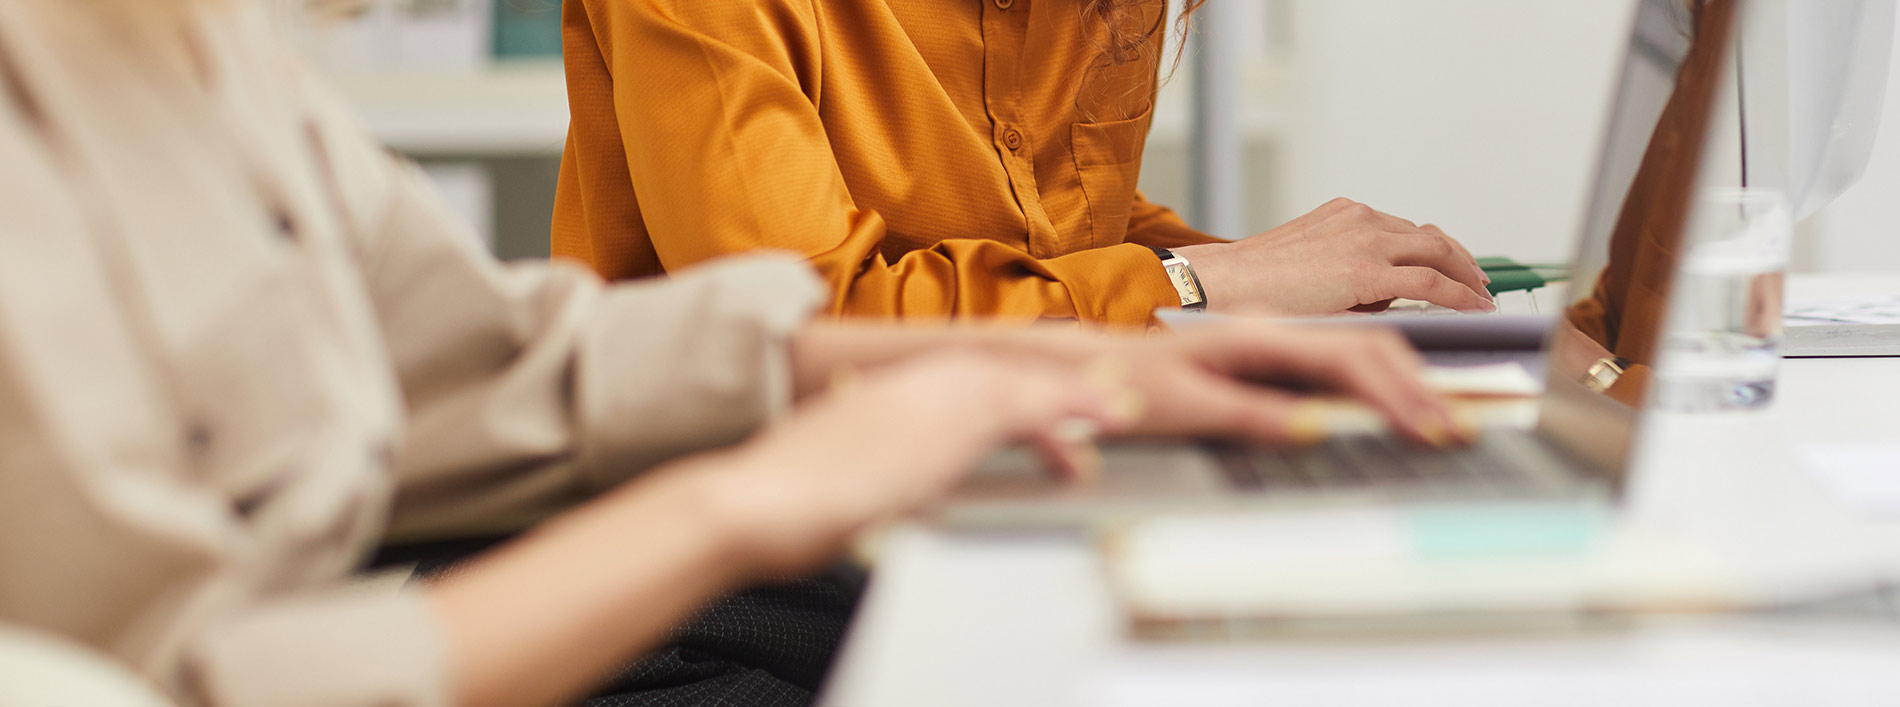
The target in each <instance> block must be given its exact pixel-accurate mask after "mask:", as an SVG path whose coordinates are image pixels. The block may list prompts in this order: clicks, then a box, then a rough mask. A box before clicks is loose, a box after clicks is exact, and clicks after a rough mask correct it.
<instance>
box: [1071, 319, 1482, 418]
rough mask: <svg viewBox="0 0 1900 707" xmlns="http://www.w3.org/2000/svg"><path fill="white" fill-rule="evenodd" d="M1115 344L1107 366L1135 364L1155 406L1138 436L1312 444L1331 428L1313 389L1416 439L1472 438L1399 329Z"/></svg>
mask: <svg viewBox="0 0 1900 707" xmlns="http://www.w3.org/2000/svg"><path fill="white" fill-rule="evenodd" d="M1106 344H1107V345H1106V346H1105V347H1104V350H1103V356H1105V357H1107V358H1106V359H1105V360H1122V361H1125V362H1126V364H1125V365H1126V368H1127V375H1128V376H1129V382H1130V384H1131V385H1132V387H1134V388H1135V390H1137V391H1139V392H1140V393H1142V394H1143V395H1144V396H1145V398H1146V400H1147V401H1148V409H1147V410H1146V414H1145V415H1144V416H1143V418H1142V419H1141V420H1140V421H1139V422H1138V423H1136V425H1135V426H1134V427H1133V429H1132V430H1131V431H1132V433H1134V434H1140V435H1156V436H1194V437H1229V438H1236V439H1244V440H1248V441H1252V442H1256V443H1261V444H1267V445H1274V446H1301V445H1307V444H1312V443H1315V442H1318V441H1319V440H1320V439H1321V438H1323V437H1324V436H1325V434H1326V432H1327V431H1326V430H1325V429H1324V428H1323V424H1324V420H1323V419H1321V415H1320V412H1319V411H1318V410H1317V409H1316V408H1315V407H1314V406H1313V401H1312V396H1311V393H1313V392H1315V391H1326V392H1334V393H1340V394H1344V395H1346V396H1348V397H1351V398H1353V399H1356V400H1358V401H1359V402H1362V403H1365V404H1367V405H1369V406H1371V407H1372V408H1373V409H1375V410H1377V411H1378V412H1379V413H1381V414H1382V415H1384V416H1385V417H1386V418H1387V419H1388V420H1389V421H1390V422H1391V424H1392V426H1393V427H1394V428H1395V429H1396V430H1399V431H1400V432H1401V433H1403V434H1404V435H1405V436H1406V437H1408V438H1410V439H1412V440H1413V441H1415V442H1419V443H1423V444H1428V445H1433V446H1445V445H1448V444H1452V443H1454V442H1457V441H1461V440H1468V439H1469V437H1470V435H1471V431H1470V430H1468V429H1466V426H1465V425H1463V424H1461V422H1460V421H1459V420H1458V419H1457V418H1456V417H1454V416H1453V415H1452V414H1451V411H1450V409H1449V408H1448V407H1447V406H1446V404H1445V402H1444V400H1443V399H1442V398H1441V397H1440V396H1439V395H1438V394H1437V393H1435V392H1433V391H1432V390H1431V389H1430V388H1428V387H1427V386H1426V385H1425V383H1424V381H1423V379H1422V378H1421V376H1420V374H1421V372H1422V370H1423V368H1424V361H1423V359H1421V358H1420V357H1419V355H1418V354H1417V352H1415V351H1414V350H1413V349H1412V347H1411V346H1410V345H1409V344H1407V343H1406V342H1405V340H1404V339H1403V338H1402V337H1400V336H1399V335H1397V334H1395V333H1393V332H1390V331H1385V330H1375V329H1358V328H1353V329H1344V328H1335V329H1328V328H1323V327H1317V326H1301V327H1288V326H1283V325H1274V324H1268V323H1264V322H1232V323H1222V324H1210V325H1206V326H1202V327H1197V328H1194V329H1189V330H1186V331H1181V332H1176V333H1171V334H1167V335H1161V336H1151V337H1141V338H1133V337H1130V338H1120V337H1116V338H1109V339H1108V340H1107V342H1106ZM1096 365H1098V366H1099V365H1102V364H1096Z"/></svg>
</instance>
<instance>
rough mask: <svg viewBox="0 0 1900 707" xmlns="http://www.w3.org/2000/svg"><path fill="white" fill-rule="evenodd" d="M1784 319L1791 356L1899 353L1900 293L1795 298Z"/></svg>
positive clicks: (1785, 349) (1784, 340) (1785, 347)
mask: <svg viewBox="0 0 1900 707" xmlns="http://www.w3.org/2000/svg"><path fill="white" fill-rule="evenodd" d="M1783 322H1784V323H1785V325H1786V330H1785V332H1784V334H1783V335H1782V344H1781V345H1782V353H1783V354H1785V355H1787V356H1790V357H1796V358H1800V357H1823V356H1900V294H1888V295H1876V296H1871V297H1858V298H1852V299H1832V300H1796V301H1794V302H1790V303H1789V306H1788V311H1787V316H1786V318H1784V319H1783Z"/></svg>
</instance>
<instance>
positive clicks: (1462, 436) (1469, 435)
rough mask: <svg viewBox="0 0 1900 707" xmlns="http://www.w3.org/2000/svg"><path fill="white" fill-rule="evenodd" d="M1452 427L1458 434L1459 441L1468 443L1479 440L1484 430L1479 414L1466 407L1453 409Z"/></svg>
mask: <svg viewBox="0 0 1900 707" xmlns="http://www.w3.org/2000/svg"><path fill="white" fill-rule="evenodd" d="M1451 428H1452V430H1453V431H1455V432H1456V433H1457V434H1458V439H1459V441H1461V442H1464V443H1466V444H1470V443H1472V442H1476V441H1478V435H1479V434H1482V432H1483V430H1484V428H1483V426H1482V425H1480V424H1479V423H1478V416H1477V415H1476V414H1475V413H1473V412H1471V411H1470V410H1467V409H1464V408H1454V409H1452V411H1451Z"/></svg>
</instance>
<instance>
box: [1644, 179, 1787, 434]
mask: <svg viewBox="0 0 1900 707" xmlns="http://www.w3.org/2000/svg"><path fill="white" fill-rule="evenodd" d="M1793 232H1794V221H1793V219H1792V218H1791V217H1790V214H1789V210H1788V204H1787V199H1786V198H1785V197H1784V196H1783V195H1782V193H1781V192H1780V191H1779V190H1776V189H1766V188H1759V187H1755V188H1748V187H1744V188H1734V187H1724V188H1715V189H1705V190H1703V191H1702V192H1700V193H1699V194H1698V195H1697V198H1696V200H1695V204H1694V208H1693V209H1692V210H1691V211H1690V214H1689V223H1688V225H1687V232H1686V243H1685V245H1686V249H1685V252H1684V253H1683V259H1684V262H1683V267H1682V269H1681V270H1680V272H1679V274H1678V276H1677V277H1678V278H1679V279H1678V281H1677V282H1676V283H1675V286H1674V287H1675V289H1674V291H1675V296H1674V297H1673V298H1672V300H1673V301H1672V304H1671V311H1670V313H1669V318H1668V324H1667V325H1666V328H1665V331H1664V336H1663V344H1662V350H1661V353H1660V356H1659V361H1658V366H1657V369H1656V371H1655V376H1656V377H1655V382H1656V384H1657V397H1656V403H1657V404H1658V405H1659V406H1661V407H1663V408H1665V409H1670V410H1676V411H1684V412H1702V411H1716V410H1748V409H1755V408H1762V407H1766V406H1767V405H1768V404H1770V403H1772V402H1773V401H1774V398H1775V376H1776V375H1777V374H1778V373H1779V372H1780V369H1781V308H1782V286H1783V281H1784V280H1785V279H1786V276H1787V271H1788V254H1789V241H1790V239H1791V238H1792V236H1793Z"/></svg>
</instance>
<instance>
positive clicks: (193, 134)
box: [0, 0, 1453, 706]
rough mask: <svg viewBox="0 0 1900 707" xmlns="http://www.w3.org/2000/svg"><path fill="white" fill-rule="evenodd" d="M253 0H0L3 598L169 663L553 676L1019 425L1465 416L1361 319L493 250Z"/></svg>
mask: <svg viewBox="0 0 1900 707" xmlns="http://www.w3.org/2000/svg"><path fill="white" fill-rule="evenodd" d="M271 29H272V28H271V20H270V18H269V16H268V13H267V12H265V11H264V10H262V9H260V8H259V7H258V6H256V5H254V4H252V3H250V2H247V1H245V0H8V1H7V2H0V625H3V627H6V628H11V629H28V630H32V631H36V632H39V633H43V634H51V635H55V636H60V637H63V638H64V639H67V640H70V641H72V642H75V643H78V644H82V645H85V646H88V647H90V648H92V649H94V650H96V651H98V652H100V653H103V654H105V655H108V656H111V657H112V658H113V659H115V660H117V661H119V662H121V663H122V664H124V665H126V666H127V667H128V668H130V669H131V670H132V671H134V672H136V673H137V674H140V675H142V676H144V677H146V678H148V679H150V680H151V681H153V683H154V684H156V685H157V686H159V687H160V688H161V689H162V690H163V691H165V692H166V693H167V694H168V695H170V696H171V697H172V698H173V699H176V700H178V701H180V702H183V703H190V704H225V705H280V706H281V705H298V704H310V705H351V704H378V705H409V704H441V703H447V702H466V703H486V704H522V703H530V702H544V701H551V700H556V699H560V698H562V697H568V696H572V695H575V694H578V693H579V692H581V691H582V690H584V689H586V687H587V686H588V685H589V684H590V683H591V681H593V680H596V679H598V678H599V677H600V676H601V675H603V674H604V673H606V672H607V671H608V670H609V669H610V668H611V667H613V666H614V665H616V664H618V663H621V662H623V661H625V660H627V659H629V658H630V657H632V656H635V655H636V654H638V653H639V652H640V651H642V650H643V649H646V648H649V647H651V646H653V645H655V644H656V642H658V641H660V640H662V639H663V637H664V636H665V634H666V631H667V629H668V627H669V625H670V624H672V623H673V622H675V621H677V620H679V619H680V618H682V617H683V616H684V615H686V614H687V612H689V611H690V610H691V609H692V608H693V607H694V606H695V605H696V604H698V603H700V602H702V601H704V600H705V599H707V598H708V597H710V596H712V595H714V594H715V593H717V592H720V591H724V590H728V589H731V588H733V587H735V586H737V585H740V584H742V583H744V582H746V581H748V580H749V579H753V578H756V577H759V576H761V575H765V574H778V573H788V572H796V571H799V570H801V569H805V568H810V567H813V566H814V565H815V564H816V563H819V562H821V561H822V560H823V559H824V558H826V557H828V556H830V555H831V554H832V553H833V552H835V551H836V550H837V548H838V546H839V544H840V543H841V542H842V541H843V540H844V539H845V538H846V537H848V536H849V535H850V534H851V533H852V532H853V531H855V530H857V529H859V528H862V527H865V526H866V525H868V524H872V523H876V522H878V521H880V520H882V519H885V518H888V517H890V516H892V515H894V514H898V513H902V512H904V511H905V510H907V509H910V508H912V507H914V506H915V505H917V504H918V503H920V502H923V501H925V500H927V499H929V498H930V497H932V496H933V495H934V494H936V493H938V492H939V491H941V490H942V489H944V488H945V487H946V486H947V485H949V484H950V483H952V482H953V480H954V479H955V478H956V477H957V475H958V473H959V472H961V471H962V470H963V469H965V468H966V467H967V466H969V465H970V463H971V462H972V460H974V459H976V458H977V457H978V456H979V455H981V454H983V453H985V452H986V451H987V450H988V449H990V448H992V447H993V446H995V445H997V444H999V443H1003V442H1008V441H1012V440H1029V441H1035V442H1039V443H1040V444H1041V446H1042V448H1044V449H1045V450H1048V451H1049V452H1050V455H1051V458H1052V459H1055V460H1057V461H1058V463H1057V467H1058V468H1064V469H1068V470H1071V471H1081V472H1086V471H1087V470H1088V469H1089V467H1090V464H1091V462H1090V457H1089V452H1088V447H1086V446H1085V445H1083V444H1080V443H1081V442H1085V440H1081V439H1077V438H1075V437H1074V436H1072V435H1066V436H1065V435H1061V434H1058V433H1057V432H1056V430H1073V429H1076V428H1077V427H1078V426H1077V425H1074V424H1066V423H1067V422H1069V421H1073V420H1076V419H1084V420H1090V421H1093V422H1094V423H1095V426H1097V427H1099V428H1101V429H1105V430H1108V431H1111V432H1126V433H1142V434H1183V433H1202V434H1231V435H1239V436H1247V437H1252V438H1256V439H1260V440H1264V441H1268V442H1290V441H1292V442H1297V441H1301V440H1303V439H1309V438H1310V437H1311V436H1312V435H1313V434H1315V431H1314V430H1313V429H1312V428H1311V426H1310V425H1309V424H1304V423H1303V422H1302V421H1303V420H1305V418H1303V417H1302V416H1301V415H1300V413H1299V411H1300V410H1301V409H1302V408H1300V407H1299V406H1298V400H1297V398H1296V397H1295V396H1294V395H1293V394H1291V393H1286V392H1279V391H1274V390H1269V389H1265V388H1255V387H1249V386H1246V385H1243V384H1241V383H1238V382H1237V380H1238V379H1240V378H1242V377H1246V376H1250V375H1262V376H1264V375H1268V374H1272V375H1273V376H1274V377H1276V378H1281V379H1294V380H1301V381H1303V382H1306V383H1315V384H1321V385H1330V386H1333V387H1338V388H1343V389H1345V390H1347V391H1349V392H1352V393H1355V394H1357V395H1359V396H1360V397H1363V398H1365V399H1366V400H1368V401H1370V402H1371V403H1372V404H1374V405H1375V406H1377V407H1378V408H1379V409H1381V410H1382V411H1384V412H1385V413H1386V414H1388V415H1389V416H1391V417H1392V418H1394V420H1395V421H1396V423H1397V424H1398V425H1399V426H1400V427H1401V428H1402V429H1404V430H1406V431H1407V432H1408V433H1409V434H1410V435H1412V436H1413V437H1416V438H1418V439H1419V440H1421V441H1439V442H1443V441H1445V440H1446V439H1447V438H1448V437H1449V436H1451V435H1452V434H1453V433H1451V432H1450V430H1451V429H1452V426H1451V424H1450V419H1449V417H1448V416H1447V415H1446V413H1445V410H1444V408H1443V407H1442V406H1441V405H1440V404H1439V402H1438V401H1437V400H1436V399H1435V398H1433V397H1432V396H1431V395H1430V394H1429V393H1428V392H1426V391H1425V390H1424V389H1423V388H1422V387H1421V386H1420V385H1419V384H1418V383H1417V382H1416V380H1415V378H1414V377H1413V376H1411V375H1409V373H1410V369H1413V368H1414V367H1416V366H1417V361H1416V359H1415V357H1414V356H1413V355H1412V354H1411V353H1410V352H1409V351H1407V350H1405V349H1404V348H1403V347H1402V346H1401V345H1399V344H1397V343H1395V342H1394V341H1393V340H1391V339H1389V338H1384V337H1379V336H1371V335H1364V334H1345V333H1339V334H1329V335H1324V336H1319V335H1305V334H1303V335H1302V336H1301V337H1299V338H1298V339H1297V340H1295V339H1292V338H1289V337H1281V336H1278V335H1276V333H1275V332H1274V331H1272V330H1268V329H1264V328H1258V327H1255V328H1227V329H1218V330H1210V331H1207V332H1204V333H1198V334H1195V335H1193V336H1178V337H1155V338H1147V339H1132V338H1108V337H1092V336H1086V335H1081V334H1074V333H1055V332H1044V331H1015V332H1010V331H1001V330H996V331H972V330H963V331H946V330H940V331H930V330H920V329H908V330H902V331H898V330H885V329H879V328H874V327H849V326H821V325H813V324H808V323H807V322H808V316H809V315H810V313H811V312H813V311H814V310H815V309H816V308H817V307H818V306H819V304H820V301H821V300H822V298H823V297H824V296H825V295H824V291H823V288H822V287H821V286H820V284H819V283H818V282H817V281H816V280H815V279H814V277H813V276H812V275H811V274H810V273H809V271H808V270H807V269H806V268H805V266H803V265H801V264H798V263H796V262H794V261H791V260H784V259H772V258H759V259H751V260H743V261H735V262H730V263H727V264H724V265H717V266H714V267H709V268H706V269H703V270H700V271H697V272H689V273H684V274H680V275H678V276H676V277H673V278H671V279H669V280H666V281H664V282H650V283H645V284H634V285H629V286H621V287H613V288H607V287H603V286H602V285H600V284H599V283H598V282H597V281H596V280H594V279H593V278H592V277H591V276H590V275H588V274H585V273H584V272H583V271H582V270H580V269H579V268H575V267H568V266H564V265H559V264H555V265H547V264H530V265H517V266H508V267H504V266H501V265H498V264H496V263H495V262H494V261H492V260H491V259H490V258H488V257H487V256H486V255H485V254H483V253H481V252H480V251H479V249H478V248H477V247H476V246H475V245H473V241H472V239H470V238H468V237H467V236H466V234H465V233H464V232H463V230H462V229H461V228H460V227H459V226H458V225H457V224H456V223H454V221H453V220H452V219H451V218H450V217H449V215H448V214H447V213H445V212H444V211H443V210H442V209H441V208H440V207H439V206H438V204H437V202H436V201H435V200H434V199H433V198H432V197H431V196H430V195H429V194H428V192H427V190H426V188H425V187H424V186H423V183H422V182H421V180H420V179H419V178H418V177H417V176H416V173H415V172H414V170H413V169H410V168H409V167H407V166H406V165H403V164H400V163H398V162H397V161H395V160H393V159H391V158H390V157H389V156H388V155H387V154H386V153H385V152H383V151H382V150H380V149H378V148H377V147H376V146H375V145H374V144H372V143H371V141H370V140H369V139H367V138H366V137H365V136H364V135H363V134H362V132H361V131H360V129H359V128H358V127H357V125H356V124H355V123H354V122H353V120H352V119H351V118H350V117H349V114H348V111H347V110H346V109H345V107H344V106H343V105H342V104H341V103H339V102H338V101H337V100H336V99H335V98H334V97H333V96H331V94H330V93H328V92H327V91H326V90H325V89H324V88H323V87H322V86H321V85H319V83H318V82H317V81H315V80H314V79H313V78H312V76H311V75H310V74H309V73H308V72H306V71H305V70H304V69H303V68H302V67H301V66H299V65H298V63H297V62H296V61H295V60H293V58H292V57H290V56H289V55H288V54H287V53H286V51H285V50H284V49H282V42H281V40H280V39H279V37H278V36H277V35H276V34H274V33H273V32H272V31H271ZM926 351H931V352H936V353H931V354H928V355H925V354H924V353H923V352H926ZM839 371H851V372H853V373H852V374H851V375H850V376H842V377H848V378H850V379H851V380H852V381H853V382H852V384H850V385H835V384H834V383H833V381H835V380H838V379H839V378H841V376H840V375H839V373H838V372H839ZM1141 401H1145V402H1146V405H1145V406H1144V405H1141V404H1139V403H1140V402H1141ZM794 407H795V408H796V412H794V413H785V415H784V417H783V419H781V420H779V421H778V422H776V423H774V424H772V425H769V426H766V427H764V428H763V429H760V428H761V425H762V423H764V422H765V421H766V420H768V419H769V418H772V417H773V416H775V415H778V414H780V413H784V412H785V411H787V410H788V409H791V408H794ZM719 448H724V450H723V451H718V452H711V453H706V454H702V455H700V456H688V455H690V454H693V453H696V452H702V451H704V450H713V449H719ZM636 474H637V476H638V478H637V479H635V480H633V481H631V482H626V483H623V482H625V481H626V480H627V479H629V478H630V477H633V476H635V475H636ZM563 510H565V512H563V513H561V514H559V515H556V516H554V517H553V519H552V520H550V521H547V522H545V523H542V524H540V525H539V526H538V527H537V528H536V529H535V530H533V531H532V532H531V533H529V534H527V535H526V536H524V537H523V538H522V539H521V540H519V541H517V542H515V543H513V544H511V545H509V546H506V547H504V548H503V549H501V550H499V551H497V552H494V553H492V554H491V555H489V556H487V557H485V558H481V559H478V560H476V561H475V562H474V564H473V565H472V566H470V567H468V568H467V569H466V571H463V572H460V573H458V574H457V575H456V576H455V577H454V578H453V579H449V580H445V581H443V582H441V583H438V584H434V585H430V586H428V587H426V588H413V587H412V588H410V589H409V590H406V591H377V590H372V589H367V588H360V587H354V586H352V585H351V584H350V582H349V581H348V579H347V578H348V577H349V575H350V573H351V572H352V571H353V570H355V569H356V568H358V567H359V564H360V562H361V561H362V560H363V558H364V554H365V552H366V551H367V550H369V549H370V548H372V547H373V546H375V545H376V544H377V543H379V542H382V541H384V540H385V539H387V538H389V537H392V536H395V537H421V536H440V535H442V534H447V533H456V532H468V531H472V530H484V529H485V530H494V529H497V528H505V527H519V526H521V525H523V524H525V523H526V522H528V521H532V520H534V519H538V518H544V517H548V516H549V515H551V514H553V513H554V512H555V511H563ZM603 558H625V561H623V562H610V561H603ZM0 672H4V671H0Z"/></svg>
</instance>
